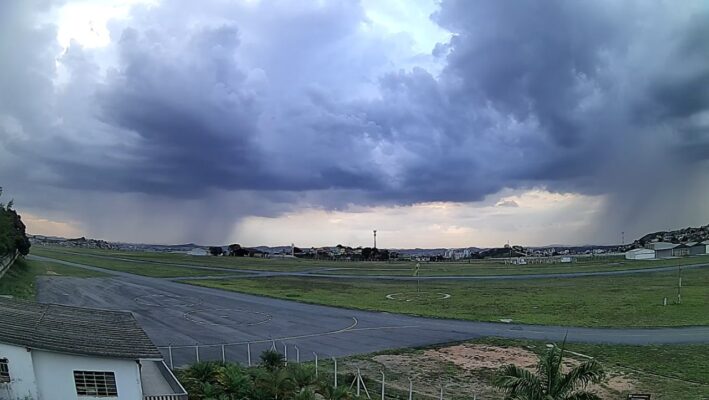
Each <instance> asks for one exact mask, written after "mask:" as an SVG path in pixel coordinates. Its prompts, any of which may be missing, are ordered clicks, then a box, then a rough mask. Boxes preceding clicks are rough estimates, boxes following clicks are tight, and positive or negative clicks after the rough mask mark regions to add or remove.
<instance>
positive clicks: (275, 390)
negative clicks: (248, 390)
mask: <svg viewBox="0 0 709 400" xmlns="http://www.w3.org/2000/svg"><path fill="white" fill-rule="evenodd" d="M254 389H255V391H256V392H257V395H258V396H259V397H260V398H264V399H272V400H282V399H287V398H290V397H291V396H292V395H293V393H294V391H295V389H296V387H295V383H294V382H293V377H292V376H291V374H290V371H289V370H288V369H285V368H280V369H274V370H259V372H258V373H257V376H256V380H255V382H254Z"/></svg>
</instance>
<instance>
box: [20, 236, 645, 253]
mask: <svg viewBox="0 0 709 400" xmlns="http://www.w3.org/2000/svg"><path fill="white" fill-rule="evenodd" d="M28 234H29V235H31V236H43V237H46V238H56V239H65V240H76V239H80V238H82V237H83V238H85V239H86V240H100V241H103V242H108V243H118V244H125V245H143V246H166V247H177V246H194V247H218V246H221V247H226V246H229V245H231V244H239V245H240V246H242V247H249V248H256V247H269V248H274V247H290V246H291V245H290V244H280V245H267V244H260V245H247V244H242V243H230V244H219V245H206V244H198V243H194V242H189V243H165V242H163V243H157V242H154V243H145V242H126V241H121V240H107V239H99V238H92V237H86V236H79V237H75V238H67V237H63V236H54V235H43V234H40V233H31V234H30V233H28ZM630 243H632V242H630ZM338 244H341V245H342V246H345V247H351V248H357V247H362V248H365V247H370V248H371V246H367V245H364V246H362V245H357V246H352V245H345V244H342V243H338ZM338 244H335V245H321V246H312V245H311V246H299V245H297V244H295V247H298V248H301V249H309V248H320V247H337V245H338ZM506 244H508V243H504V244H502V245H501V246H474V245H473V246H452V247H450V246H434V247H418V246H417V247H395V246H394V247H377V248H380V249H392V250H436V249H469V248H475V249H480V250H485V249H496V248H503V247H504V246H505V245H506ZM627 244H629V243H626V245H627ZM510 246H521V247H525V248H550V247H564V248H569V247H594V246H597V247H612V246H623V244H618V243H613V244H597V243H584V244H559V243H552V244H546V245H521V244H510Z"/></svg>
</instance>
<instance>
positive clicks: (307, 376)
mask: <svg viewBox="0 0 709 400" xmlns="http://www.w3.org/2000/svg"><path fill="white" fill-rule="evenodd" d="M288 370H289V371H290V374H291V377H292V378H293V383H295V386H296V387H297V388H299V389H306V388H309V387H311V386H313V385H315V384H316V383H317V378H316V377H315V368H314V367H313V366H312V365H303V364H291V365H289V366H288Z"/></svg>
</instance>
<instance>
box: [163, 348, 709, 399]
mask: <svg viewBox="0 0 709 400" xmlns="http://www.w3.org/2000/svg"><path fill="white" fill-rule="evenodd" d="M561 347H563V353H562V351H561ZM562 355H563V360H562V357H561V356H562ZM707 359H709V345H662V346H617V345H588V344H575V343H566V344H563V345H561V346H560V347H557V346H553V345H550V344H547V343H545V342H542V341H532V340H508V339H499V338H483V339H478V340H474V341H468V342H463V343H452V344H444V345H437V346H428V347H423V348H415V349H402V350H392V351H383V352H378V353H373V354H366V355H358V356H351V357H347V358H343V359H340V360H339V362H338V382H339V386H338V389H337V391H336V390H335V388H334V387H333V384H334V379H333V378H334V375H333V365H332V362H331V361H329V360H320V364H319V370H318V371H319V373H318V374H317V376H316V374H315V370H314V364H313V363H312V362H307V363H302V364H292V363H291V364H289V365H287V366H286V365H285V363H284V359H283V356H282V355H280V354H278V353H276V352H273V351H269V352H265V353H263V354H262V356H261V364H260V365H259V366H255V367H251V368H244V367H241V366H239V365H236V364H231V363H226V364H224V363H221V362H201V363H197V364H193V365H192V366H189V367H188V368H184V369H179V370H177V371H176V372H177V375H178V378H179V379H180V382H182V383H183V385H184V386H185V387H186V389H187V391H188V392H189V393H190V399H199V400H209V399H227V400H231V399H263V400H266V399H283V400H286V399H312V398H320V399H345V400H346V399H355V398H356V396H355V393H354V390H353V389H354V387H351V383H352V382H353V380H354V378H355V376H356V375H355V374H356V371H357V369H359V370H360V371H361V374H362V375H361V376H362V378H363V382H364V384H365V385H366V387H367V388H368V391H369V393H370V395H371V396H372V398H379V395H380V390H381V373H382V372H384V374H385V376H386V397H387V398H388V399H406V398H407V397H408V387H409V378H411V379H412V382H413V384H414V386H413V387H414V398H418V399H430V400H434V399H438V398H439V396H440V390H441V388H443V391H444V398H445V399H461V400H462V399H466V400H467V399H472V398H478V399H500V400H501V399H504V398H510V399H529V400H533V399H544V400H556V399H567V398H583V399H602V400H615V399H625V398H627V396H628V394H630V393H649V394H651V395H652V399H653V400H697V399H705V398H709V376H707V374H706V368H707V361H706V360H707ZM564 376H566V377H567V378H566V379H564ZM525 382H526V383H525ZM548 382H551V383H553V384H552V385H551V386H552V387H554V388H556V389H554V391H552V394H549V393H547V394H549V396H548V397H535V395H536V394H538V392H536V391H534V390H530V389H532V388H534V387H535V385H538V384H539V383H542V384H544V383H548ZM527 383H529V384H527ZM570 383H575V384H573V385H571V384H570ZM515 385H516V386H515ZM510 386H512V387H516V388H517V389H519V390H518V394H519V395H518V396H516V397H515V396H509V397H505V391H506V388H507V389H509V387H510ZM542 386H545V385H542ZM564 386H565V387H566V388H567V389H569V390H561V389H562V387H564ZM547 387H549V386H547ZM517 389H516V390H517ZM574 391H576V392H587V393H588V395H587V396H586V397H583V396H581V395H580V394H578V395H577V397H573V396H571V394H572V393H574ZM530 392H531V393H530ZM554 392H555V393H556V395H555V396H554V395H553V393H554ZM508 393H509V391H508ZM578 396H581V397H578ZM594 396H595V397H594Z"/></svg>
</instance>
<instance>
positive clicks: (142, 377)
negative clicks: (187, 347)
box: [0, 298, 187, 400]
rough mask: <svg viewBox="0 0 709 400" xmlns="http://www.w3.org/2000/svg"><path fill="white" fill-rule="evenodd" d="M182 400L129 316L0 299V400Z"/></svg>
mask: <svg viewBox="0 0 709 400" xmlns="http://www.w3.org/2000/svg"><path fill="white" fill-rule="evenodd" d="M107 398H109V399H117V400H163V399H169V400H187V393H186V392H185V389H184V388H183V387H182V385H180V383H179V382H178V381H177V379H176V378H175V376H174V375H173V374H172V372H171V371H170V370H169V369H168V368H167V366H166V365H165V363H164V362H163V357H162V354H161V353H160V351H159V350H158V349H157V347H155V345H154V344H153V342H152V341H151V340H150V338H148V336H147V335H146V334H145V332H144V331H143V329H141V328H140V326H139V325H138V323H137V321H136V320H135V318H134V317H133V314H131V313H129V312H123V311H107V310H95V309H88V308H79V307H69V306H62V305H54V304H40V303H33V302H28V301H20V300H12V299H7V298H0V399H3V400H26V399H32V400H97V399H107Z"/></svg>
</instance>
